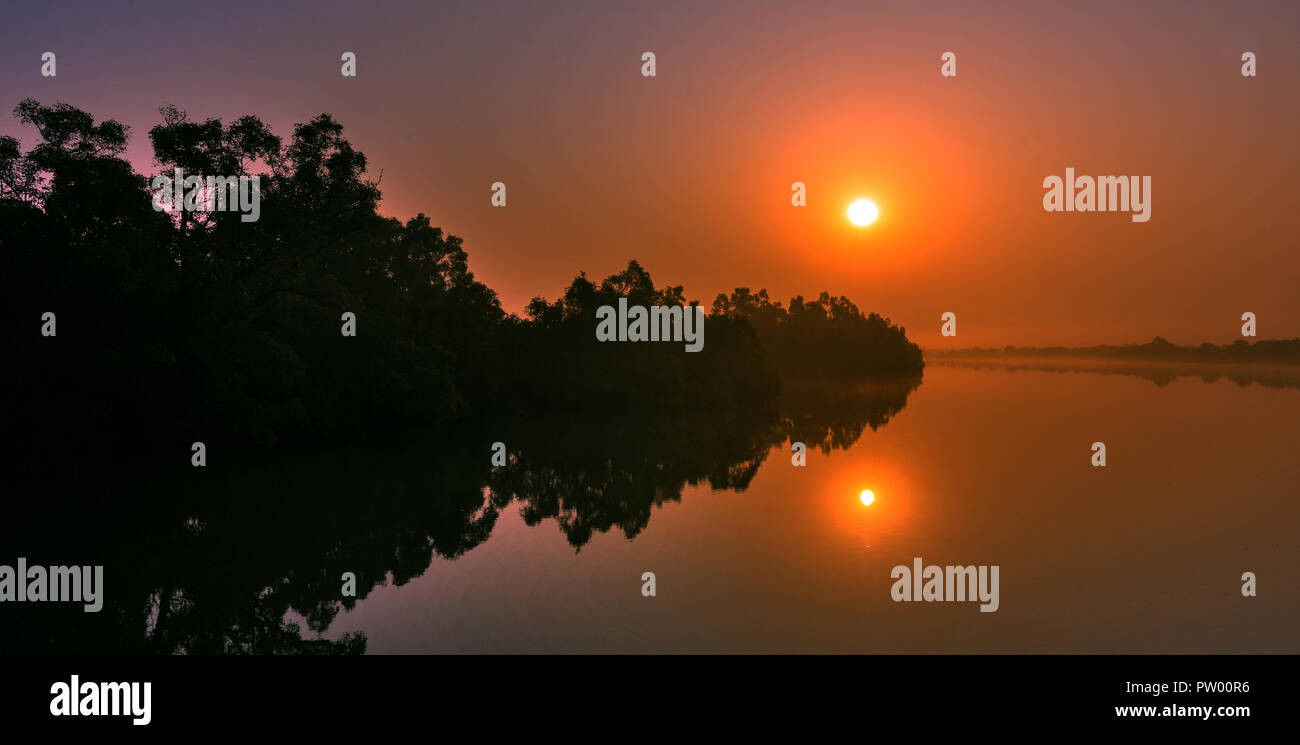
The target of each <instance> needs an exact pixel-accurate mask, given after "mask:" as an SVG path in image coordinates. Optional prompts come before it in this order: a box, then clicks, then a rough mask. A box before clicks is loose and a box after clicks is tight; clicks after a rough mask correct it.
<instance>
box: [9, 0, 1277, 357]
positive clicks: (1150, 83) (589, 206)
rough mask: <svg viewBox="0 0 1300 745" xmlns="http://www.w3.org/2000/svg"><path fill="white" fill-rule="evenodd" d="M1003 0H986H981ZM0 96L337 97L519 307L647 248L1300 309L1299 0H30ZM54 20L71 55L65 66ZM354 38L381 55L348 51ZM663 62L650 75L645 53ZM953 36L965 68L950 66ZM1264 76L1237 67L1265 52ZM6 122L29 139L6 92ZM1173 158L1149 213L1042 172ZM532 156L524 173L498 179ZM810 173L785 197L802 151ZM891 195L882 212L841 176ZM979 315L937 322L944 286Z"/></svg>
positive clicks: (963, 286) (1020, 321)
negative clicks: (1083, 206) (950, 69)
mask: <svg viewBox="0 0 1300 745" xmlns="http://www.w3.org/2000/svg"><path fill="white" fill-rule="evenodd" d="M986 6H987V7H986ZM5 14H6V21H5V23H4V24H3V25H2V26H0V80H2V81H3V85H0V91H3V94H4V95H3V96H0V103H2V104H3V105H4V107H5V108H6V109H11V108H12V107H13V106H14V105H16V104H17V103H18V101H19V100H21V99H22V98H24V97H27V96H32V97H35V98H37V99H39V100H40V101H42V102H44V103H54V102H55V101H65V102H67V103H70V104H73V105H75V106H78V107H81V108H83V109H86V110H88V111H90V112H91V113H92V114H94V115H95V116H96V117H97V118H114V119H118V120H119V121H122V122H124V123H126V124H128V125H130V126H131V127H132V128H133V133H134V139H133V141H132V145H131V148H130V150H129V151H128V155H129V156H130V157H131V159H132V161H133V162H134V163H135V164H136V167H137V169H139V170H141V171H144V172H152V171H153V170H154V165H153V163H152V153H151V151H150V149H149V143H148V137H147V132H148V129H149V127H151V126H153V125H154V124H155V123H157V122H158V121H159V116H158V113H157V110H158V108H159V107H160V106H162V105H163V104H168V103H171V104H175V105H176V106H178V107H180V108H182V109H185V110H186V111H188V112H189V114H190V116H191V118H198V119H202V118H207V117H220V118H222V119H223V120H231V119H233V118H235V117H237V116H240V115H242V114H255V115H258V116H260V117H261V118H263V119H264V120H265V121H267V122H268V123H269V124H271V125H272V127H273V128H274V129H275V131H276V132H277V134H280V135H281V136H283V137H285V138H286V140H287V139H288V136H289V135H290V133H291V127H292V124H293V123H295V122H302V121H306V120H308V119H309V118H311V117H312V116H314V115H316V114H318V113H321V112H329V113H331V114H333V115H334V116H335V117H336V118H337V119H339V121H341V122H342V123H343V125H344V127H345V135H346V136H347V137H348V138H349V139H350V140H351V141H352V143H353V144H354V145H355V146H356V147H357V148H358V149H360V150H361V151H363V152H364V153H366V155H367V156H368V157H369V159H370V163H371V166H372V175H374V176H378V175H379V173H380V172H381V171H382V174H383V180H382V182H381V184H380V187H381V189H382V190H383V193H384V202H383V205H382V210H383V212H384V213H385V214H389V215H393V216H396V217H400V218H403V219H405V218H408V217H410V216H412V215H414V214H416V213H418V212H424V213H425V214H427V215H429V216H430V218H431V219H432V220H433V222H434V224H435V225H439V226H442V227H443V228H444V229H445V230H447V231H448V232H450V233H453V234H455V235H458V236H461V237H462V238H463V239H464V240H465V247H466V249H467V250H468V251H469V254H470V266H471V268H472V269H473V270H474V271H475V273H476V275H477V276H478V277H479V279H481V280H483V281H484V282H486V283H487V284H488V285H489V286H491V287H493V288H494V289H496V290H497V291H498V292H499V293H500V295H501V299H502V302H503V304H504V305H505V307H506V308H507V309H508V310H511V311H519V310H521V309H522V308H523V306H524V304H525V303H527V301H528V300H529V298H531V297H533V296H535V295H543V296H545V297H548V298H554V297H555V296H557V295H558V294H560V292H561V291H562V290H563V288H564V287H565V286H566V285H567V284H568V282H569V281H570V280H571V279H572V278H573V276H574V275H576V274H577V273H578V272H579V271H584V270H585V271H586V272H587V273H588V274H589V275H591V276H594V277H604V276H605V275H608V274H610V273H612V272H615V271H617V270H619V269H621V268H622V267H623V266H624V265H625V264H626V262H627V260H628V259H631V258H635V259H638V260H639V261H641V263H642V264H643V265H644V266H646V268H647V269H649V271H650V272H651V275H652V276H653V277H654V278H655V280H656V282H657V283H659V284H683V285H685V288H686V293H687V296H688V297H692V298H698V299H700V300H702V301H703V302H704V303H705V304H706V305H707V304H709V303H711V302H712V299H713V297H714V296H715V295H716V294H717V293H718V292H722V291H730V290H731V289H733V288H735V287H737V286H742V285H743V286H748V287H750V288H753V289H758V288H762V287H765V288H767V289H768V290H769V291H770V292H771V293H772V294H773V295H774V296H775V297H777V298H779V299H781V300H783V301H784V300H788V299H789V297H790V296H791V295H794V294H802V295H804V296H815V295H817V294H818V293H819V292H820V291H821V290H829V291H831V292H832V293H834V294H843V295H847V296H849V297H850V298H851V299H853V300H854V301H855V302H856V303H858V305H859V306H861V307H862V308H863V309H865V310H874V311H877V312H880V313H881V314H883V315H886V316H888V317H890V318H892V319H893V320H895V321H897V322H900V323H902V324H903V325H905V326H906V327H907V328H908V331H909V335H910V336H911V337H912V338H913V339H915V340H916V341H918V342H919V343H920V344H921V345H922V346H927V347H945V346H972V345H990V344H993V345H1003V344H1019V345H1026V344H1053V343H1064V344H1093V343H1123V342H1136V341H1147V340H1149V339H1150V338H1151V337H1153V336H1155V335H1157V334H1161V335H1164V336H1166V337H1168V338H1169V339H1170V340H1172V341H1175V342H1179V343H1199V342H1202V341H1215V342H1229V341H1232V340H1233V339H1235V338H1240V337H1239V333H1240V326H1241V321H1240V320H1239V319H1240V316H1241V314H1242V312H1243V311H1253V312H1255V313H1256V314H1257V315H1258V318H1259V334H1260V337H1261V338H1280V337H1287V338H1289V337H1296V336H1300V298H1298V297H1297V295H1298V294H1300V293H1297V291H1296V288H1297V287H1300V246H1298V245H1297V243H1298V242H1297V235H1300V230H1298V229H1300V210H1298V209H1297V207H1296V205H1295V204H1294V202H1295V200H1296V198H1297V196H1300V187H1298V186H1297V181H1296V170H1297V169H1300V145H1298V144H1297V141H1296V133H1297V132H1300V45H1297V44H1296V40H1297V38H1300V3H1296V2H1252V3H1229V2H1214V3H1210V2H1173V3H1140V4H1139V3H1129V2H1118V3H1071V4H1068V5H1067V4H1064V3H1048V2H1024V3H994V4H984V3H969V2H956V3H925V4H921V3H905V2H896V3H870V2H863V1H862V0H856V1H854V2H838V3H831V2H825V3H818V2H782V3H772V2H754V1H751V2H734V3H731V2H728V3H724V2H708V1H706V0H693V1H691V2H680V3H679V2H650V1H648V0H647V1H644V2H614V1H612V0H606V1H605V2H592V3H576V2H517V3H492V2H482V1H478V2H465V3H433V2H366V3H341V2H340V3H326V2H275V3H266V2H261V3H248V4H246V5H245V4H239V3H219V4H202V3H200V4H194V3H183V4H182V3H174V2H168V3H143V2H125V3H112V4H109V3H98V2H70V3H34V2H29V3H21V4H11V5H10V6H8V7H7V8H6V10H5ZM45 51H53V52H55V53H56V54H57V59H58V76H57V77H54V78H45V77H41V75H40V57H41V53H42V52H45ZM344 51H352V52H355V53H356V54H357V58H358V62H357V71H358V75H357V77H355V78H344V77H342V76H341V75H340V74H339V68H340V65H341V62H340V59H339V57H340V55H341V54H342V53H343V52H344ZM645 51H653V52H654V53H655V54H656V55H657V66H658V70H657V73H658V74H657V76H656V77H653V78H644V77H642V76H641V73H640V70H641V54H642V53H643V52H645ZM946 51H952V52H954V53H956V55H957V65H958V67H957V70H958V75H957V77H955V78H943V77H941V76H940V74H939V68H940V55H941V54H943V53H944V52H946ZM1244 51H1252V52H1254V53H1255V54H1256V55H1257V58H1258V76H1257V77H1254V78H1247V77H1243V76H1242V75H1241V55H1242V52H1244ZM0 134H13V135H17V136H19V137H20V138H21V139H22V141H23V144H24V146H30V145H31V144H32V142H33V133H32V131H31V130H30V129H24V128H21V127H19V126H18V124H17V122H16V121H14V120H13V118H12V117H11V116H7V117H4V118H3V119H0ZM1067 167H1073V168H1074V169H1075V170H1076V172H1077V173H1078V174H1087V175H1093V176H1097V175H1136V176H1150V177H1151V179H1152V195H1151V202H1152V206H1151V219H1150V222H1147V223H1134V222H1132V221H1131V220H1130V217H1129V214H1128V213H1091V214H1088V213H1084V214H1080V213H1047V212H1045V211H1044V210H1043V207H1042V198H1043V193H1044V190H1043V187H1042V182H1043V179H1044V177H1046V176H1049V175H1053V174H1055V175H1057V176H1064V173H1065V169H1066V168H1067ZM494 181H503V182H505V183H506V185H507V189H508V206H507V207H504V208H494V207H492V206H491V204H490V197H491V190H490V187H491V184H492V182H494ZM794 181H802V182H804V183H806V184H807V186H808V206H807V207H804V208H798V207H793V206H791V205H790V194H791V191H790V185H791V183H792V182H794ZM858 197H866V198H870V199H873V200H874V201H875V202H876V203H877V204H878V205H879V206H880V210H881V217H880V219H879V221H878V222H877V223H875V224H874V225H873V226H871V227H869V228H866V229H860V228H857V227H854V226H852V225H850V224H849V223H848V221H847V220H846V219H845V210H846V209H847V207H848V204H849V203H850V202H851V201H852V200H853V199H855V198H858ZM945 311H953V312H956V313H957V316H958V336H957V337H956V338H955V339H944V338H941V337H940V336H939V326H940V320H939V316H940V314H941V313H943V312H945Z"/></svg>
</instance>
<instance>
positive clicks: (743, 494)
mask: <svg viewBox="0 0 1300 745" xmlns="http://www.w3.org/2000/svg"><path fill="white" fill-rule="evenodd" d="M1036 364H1037V365H1039V366H1043V363H1042V362H1041V361H1040V362H1038V363H1036ZM1049 367H1050V365H1049ZM1054 367H1055V369H1053V370H1024V369H1009V368H1008V367H1006V366H1003V365H1000V364H995V365H993V366H991V367H985V368H978V367H975V366H972V365H971V364H969V363H959V364H952V363H940V364H935V363H932V364H930V365H929V366H927V368H926V371H925V377H924V381H923V382H922V383H921V385H920V386H919V387H918V388H916V389H915V390H913V391H911V393H910V396H909V397H908V398H907V399H906V405H905V407H904V408H903V409H902V410H901V411H899V412H896V413H894V415H893V417H892V419H889V421H888V422H887V423H885V424H883V425H882V426H879V427H878V429H876V430H875V431H873V430H872V429H871V428H867V429H865V430H864V431H863V433H862V435H861V437H860V438H859V439H857V441H856V442H855V443H853V444H852V445H851V446H849V447H848V448H847V449H837V448H832V449H830V450H829V452H822V450H821V449H819V448H815V447H813V446H812V445H811V444H810V447H809V453H808V463H807V466H806V467H804V468H796V467H793V466H792V465H791V464H790V446H789V443H788V442H784V443H782V444H780V445H778V446H775V447H774V448H772V450H771V451H770V452H768V453H767V456H766V458H765V459H764V458H761V454H760V457H759V458H757V459H755V460H756V461H757V462H761V465H757V471H756V473H755V474H754V475H753V478H752V480H751V481H750V482H749V483H748V486H747V488H745V489H744V490H743V491H736V490H731V489H721V490H712V489H710V488H709V485H708V482H707V481H703V482H701V483H698V484H695V485H689V486H687V487H686V488H685V490H684V491H683V493H682V495H681V500H680V501H675V500H673V499H671V495H669V497H668V498H667V499H666V500H665V501H663V503H662V504H660V505H658V506H654V507H652V508H651V511H650V514H649V520H648V523H647V524H646V526H645V528H644V529H643V530H641V531H640V532H639V533H635V531H634V537H633V538H631V539H629V538H627V537H626V536H625V535H624V532H623V531H621V530H619V529H618V528H614V529H613V530H610V531H608V532H599V531H595V532H593V534H592V537H591V538H590V540H589V541H587V542H586V543H585V544H583V545H581V547H580V548H579V549H578V550H576V551H575V548H574V546H573V545H571V544H570V542H569V541H566V535H565V533H564V532H562V531H561V530H560V529H559V527H558V526H557V521H556V520H555V519H554V518H550V517H545V518H537V517H532V518H530V519H531V520H532V521H533V522H535V523H536V524H534V525H531V526H530V525H528V524H526V522H525V519H524V518H523V517H521V516H520V509H519V505H518V504H517V503H514V502H512V503H511V504H510V505H508V506H506V507H505V508H504V510H503V511H502V514H501V516H500V518H499V519H498V520H497V523H496V525H495V528H493V529H492V532H491V534H490V536H489V537H488V538H487V539H486V540H485V541H483V542H482V543H481V544H480V545H477V546H476V547H474V548H472V549H470V550H468V551H466V552H465V553H464V554H462V555H460V556H459V557H458V558H455V559H450V560H449V559H444V558H440V557H437V558H435V559H434V560H433V563H432V565H431V566H430V567H429V568H428V570H427V571H426V572H424V574H423V575H422V576H419V577H416V578H415V579H413V580H411V581H410V582H408V583H406V584H404V585H403V586H400V587H396V586H392V585H387V586H381V587H377V588H375V589H374V590H372V591H371V593H370V595H369V596H368V597H366V598H364V599H363V600H361V601H360V602H359V603H358V604H357V606H356V608H355V609H353V610H352V611H350V612H349V611H343V612H340V613H339V615H338V616H337V618H336V619H335V621H334V623H333V624H332V625H331V626H330V628H329V630H328V632H327V633H326V634H325V636H326V637H327V638H339V637H340V636H341V635H342V634H343V633H344V632H348V631H364V633H365V635H366V637H367V638H368V651H369V652H371V653H385V652H449V651H502V652H526V651H621V650H625V651H977V652H988V651H1012V652H1015V651H1067V652H1068V651H1081V652H1175V651H1177V652H1226V651H1250V652H1265V651H1270V652H1295V651H1298V650H1300V643H1298V642H1297V637H1296V635H1295V627H1296V621H1297V619H1300V592H1297V590H1300V579H1298V574H1297V567H1298V566H1300V561H1298V559H1300V547H1298V546H1297V542H1296V540H1295V534H1296V527H1297V524H1298V523H1297V518H1298V517H1300V508H1298V507H1297V503H1296V491H1297V487H1296V485H1297V484H1298V483H1300V458H1298V457H1297V454H1296V452H1295V443H1296V439H1295V431H1296V423H1297V422H1300V370H1295V369H1292V370H1284V371H1281V372H1279V371H1277V370H1271V371H1269V372H1268V374H1267V375H1261V376H1260V379H1261V380H1264V383H1265V385H1261V384H1259V383H1250V382H1246V383H1245V384H1243V383H1242V381H1249V380H1250V379H1251V377H1252V376H1255V375H1256V373H1255V372H1254V371H1253V369H1252V368H1245V367H1242V368H1237V369H1235V370H1210V369H1207V368H1199V367H1198V368H1183V369H1178V370H1175V369H1173V368H1170V367H1169V366H1162V365H1151V366H1145V367H1133V366H1128V368H1127V369H1124V368H1119V367H1116V366H1113V365H1112V366H1109V368H1110V369H1107V370H1105V372H1113V373H1119V372H1122V373H1124V374H1105V375H1103V374H1097V373H1096V372H1084V371H1078V370H1070V369H1068V368H1069V367H1071V365H1070V364H1068V363H1061V364H1058V365H1055V366H1054ZM1188 374H1191V375H1193V376H1192V377H1180V375H1188ZM1225 374H1227V375H1228V376H1229V377H1221V376H1222V375H1225ZM1231 376H1235V377H1236V379H1237V380H1236V382H1234V380H1233V378H1232V377H1231ZM796 424H797V423H796ZM611 426H612V427H614V428H615V429H611V430H610V432H609V433H608V435H609V436H610V437H617V436H618V434H617V429H616V427H617V424H616V423H615V424H614V425H611ZM851 430H852V428H849V432H848V434H847V435H844V433H843V432H841V433H840V434H841V436H844V437H847V439H852V434H851ZM795 431H796V432H798V431H799V430H797V429H796V430H795ZM591 436H592V437H596V438H598V439H599V438H600V437H601V434H599V433H592V434H591ZM665 436H672V435H671V432H669V433H667V434H666V435H665ZM683 437H687V438H688V439H696V438H690V437H689V435H685V434H684V435H683ZM832 439H833V437H832ZM710 441H711V440H710V438H708V437H699V438H698V444H695V445H693V447H698V448H707V447H709V446H710V445H709V443H710ZM1095 441H1102V442H1104V443H1105V444H1106V446H1107V449H1108V454H1107V455H1108V465H1107V466H1106V467H1105V468H1094V467H1092V466H1091V457H1092V452H1091V449H1090V448H1091V445H1092V443H1093V442H1095ZM751 465H752V464H751ZM650 467H651V468H654V467H655V466H654V464H653V463H652V464H651V465H650ZM742 470H743V469H742ZM741 480H742V481H743V478H742V479H741ZM715 483H717V482H716V481H715ZM863 489H871V490H872V491H873V492H874V493H875V497H876V499H875V502H874V504H872V505H871V506H869V507H867V506H863V505H862V503H861V502H860V501H859V499H858V495H859V493H860V492H861V491H862V490H863ZM563 514H564V513H563V512H561V515H563ZM539 519H540V522H537V521H538V520H539ZM568 524H569V525H570V526H571V525H572V520H570V522H569V523H568ZM917 556H919V557H921V558H922V559H923V560H924V562H925V563H926V564H931V563H934V564H940V565H948V564H961V565H971V564H988V565H994V564H996V565H999V566H1000V567H1001V570H1000V608H999V610H998V611H997V612H995V613H981V612H979V607H978V604H977V603H971V602H965V603H961V602H943V603H940V602H932V603H926V602H912V603H905V602H904V603H895V602H893V600H892V599H891V596H890V586H891V583H892V580H891V579H890V570H891V568H892V567H894V566H895V565H898V564H906V565H909V566H910V565H911V563H912V559H913V557H917ZM646 571H652V572H654V573H655V574H656V578H657V596H656V597H649V598H647V597H643V596H642V594H641V586H642V581H641V575H642V573H643V572H646ZM1246 571H1252V572H1255V574H1256V576H1257V577H1258V596H1257V597H1254V598H1246V597H1243V596H1242V594H1241V584H1242V582H1241V579H1240V578H1241V575H1242V573H1243V572H1246Z"/></svg>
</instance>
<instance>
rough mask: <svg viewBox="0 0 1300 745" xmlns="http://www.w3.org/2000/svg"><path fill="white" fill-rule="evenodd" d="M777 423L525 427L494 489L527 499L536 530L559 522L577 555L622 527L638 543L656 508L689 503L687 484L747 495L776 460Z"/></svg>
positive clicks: (750, 419)
mask: <svg viewBox="0 0 1300 745" xmlns="http://www.w3.org/2000/svg"><path fill="white" fill-rule="evenodd" d="M777 425H778V420H777V418H776V416H775V412H774V411H773V410H771V409H768V410H767V411H755V412H752V413H750V414H749V415H747V416H745V417H744V418H736V417H734V416H718V417H710V418H689V419H681V418H673V419H666V418H663V417H640V418H638V419H637V420H635V421H634V422H628V421H624V420H564V421H562V422H546V423H544V424H537V423H534V424H532V425H529V426H519V427H517V429H515V430H514V431H513V432H512V434H511V436H510V439H509V441H510V442H511V443H512V445H513V447H512V452H511V463H510V465H509V466H507V467H504V468H500V469H497V470H496V471H495V472H494V473H493V474H492V478H491V484H492V491H493V493H494V494H496V495H497V498H498V499H499V500H500V501H502V502H508V501H510V500H518V501H519V502H520V503H521V506H522V509H523V516H524V520H525V521H526V522H527V523H528V524H529V525H535V524H537V523H539V522H541V521H542V520H544V519H546V518H555V519H556V521H557V522H558V523H559V525H560V529H561V530H562V531H563V532H564V534H565V536H566V537H567V538H568V540H569V543H570V544H572V545H573V546H574V547H575V548H581V547H582V546H583V545H584V544H586V543H587V541H588V540H590V539H591V537H592V535H593V534H594V533H596V532H605V531H608V530H609V529H611V528H614V527H617V528H619V529H620V530H621V531H622V532H623V534H624V535H625V536H627V537H628V538H633V537H635V536H636V535H637V534H638V533H640V532H641V531H642V530H643V529H645V527H646V525H647V524H648V523H649V521H650V514H651V512H652V511H653V509H654V508H656V507H659V506H661V505H662V504H663V503H664V502H666V501H680V500H681V498H682V490H683V488H685V486H686V485H688V484H691V485H694V484H698V483H708V484H709V486H710V487H711V488H713V489H734V490H736V491H744V490H745V489H746V488H747V487H748V486H749V482H750V481H751V480H752V479H753V477H754V474H755V473H757V471H758V467H759V465H761V464H762V462H763V460H764V459H765V458H766V457H767V454H768V451H769V450H770V448H771V444H772V443H771V437H772V434H773V432H774V431H775V430H776V427H777Z"/></svg>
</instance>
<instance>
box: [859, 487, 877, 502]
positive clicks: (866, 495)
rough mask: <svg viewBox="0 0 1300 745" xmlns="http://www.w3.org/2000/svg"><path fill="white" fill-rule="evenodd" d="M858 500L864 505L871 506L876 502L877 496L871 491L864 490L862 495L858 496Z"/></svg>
mask: <svg viewBox="0 0 1300 745" xmlns="http://www.w3.org/2000/svg"><path fill="white" fill-rule="evenodd" d="M858 499H861V500H862V503H863V504H871V503H872V502H874V501H876V495H875V494H872V493H871V490H870V489H863V490H862V494H860V495H858Z"/></svg>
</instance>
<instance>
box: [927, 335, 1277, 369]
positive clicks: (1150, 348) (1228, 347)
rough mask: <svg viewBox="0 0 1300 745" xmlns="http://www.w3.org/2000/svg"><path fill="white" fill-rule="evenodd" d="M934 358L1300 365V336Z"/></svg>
mask: <svg viewBox="0 0 1300 745" xmlns="http://www.w3.org/2000/svg"><path fill="white" fill-rule="evenodd" d="M925 354H926V356H928V357H933V358H953V357H957V358H962V357H1018V358H1026V357H1044V358H1045V357H1100V358H1112V359H1117V360H1154V361H1160V360H1165V361H1171V362H1219V363H1224V362H1228V363H1231V362H1251V363H1282V364H1300V339H1277V340H1261V341H1257V342H1255V343H1253V344H1252V343H1250V342H1247V341H1246V340H1245V339H1238V340H1237V341H1234V342H1233V343H1231V344H1224V345H1222V346H1219V345H1216V344H1210V343H1209V342H1206V343H1205V344H1201V345H1198V346H1190V345H1189V346H1181V345H1178V344H1172V343H1170V342H1169V341H1168V340H1166V339H1165V338H1164V337H1160V336H1157V337H1156V338H1154V339H1152V340H1151V341H1149V342H1147V343H1146V344H1125V345H1122V346H1110V345H1105V346H1098V347H1002V348H997V347H973V348H970V349H927V350H926V352H925Z"/></svg>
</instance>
